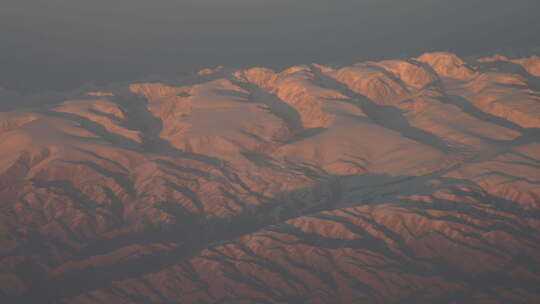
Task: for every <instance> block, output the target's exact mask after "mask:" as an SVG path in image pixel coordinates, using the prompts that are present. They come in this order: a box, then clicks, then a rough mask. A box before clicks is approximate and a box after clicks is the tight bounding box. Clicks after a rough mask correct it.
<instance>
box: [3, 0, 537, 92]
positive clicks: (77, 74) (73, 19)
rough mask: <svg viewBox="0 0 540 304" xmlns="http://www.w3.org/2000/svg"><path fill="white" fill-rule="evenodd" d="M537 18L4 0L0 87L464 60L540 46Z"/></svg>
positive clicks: (325, 5)
mask: <svg viewBox="0 0 540 304" xmlns="http://www.w3.org/2000/svg"><path fill="white" fill-rule="evenodd" d="M539 10H540V4H539V2H538V1H534V0H522V1H514V2H512V4H511V5H510V4H509V2H508V1H505V0H490V1H486V0H472V1H471V0H457V1H446V0H442V1H426V0H407V1H394V0H377V1H375V0H362V1H352V0H340V1H329V0H310V1H308V0H294V1H292V0H277V1H263V0H255V1H253V0H250V1H247V0H228V1H216V0H199V1H191V0H189V1H188V0H178V1H173V0H158V1H152V2H149V1H141V0H136V1H127V0H114V1H104V0H98V1H92V2H85V1H68V0H51V1H35V0H4V1H2V3H0V37H1V40H2V46H1V48H2V49H1V52H0V66H1V67H2V69H0V87H3V88H6V89H11V90H15V91H19V92H22V93H34V94H35V93H41V92H43V91H59V90H60V91H63V90H72V89H75V88H78V87H81V86H83V85H86V84H88V83H96V84H99V85H103V84H107V83H111V82H119V81H135V80H139V79H141V78H144V77H147V76H149V75H152V74H159V75H162V74H166V73H169V74H177V73H178V72H183V73H185V72H188V73H193V72H195V71H196V70H199V69H202V68H204V67H211V66H217V65H225V66H230V67H239V68H242V67H247V66H268V67H272V68H276V69H281V68H285V67H289V66H292V65H298V64H311V63H320V64H326V65H331V64H340V65H350V64H353V63H355V62H360V61H366V60H382V59H388V58H405V57H414V56H418V55H419V54H421V53H423V52H427V51H451V52H454V53H457V54H459V55H460V56H462V57H468V56H470V55H476V54H478V53H485V52H489V51H491V50H494V49H499V48H530V47H532V46H538V45H540V40H539V39H540V38H538V35H537V30H536V29H538V28H540V20H539V19H538V18H537V12H538V11H539ZM484 55H486V56H487V55H488V54H484Z"/></svg>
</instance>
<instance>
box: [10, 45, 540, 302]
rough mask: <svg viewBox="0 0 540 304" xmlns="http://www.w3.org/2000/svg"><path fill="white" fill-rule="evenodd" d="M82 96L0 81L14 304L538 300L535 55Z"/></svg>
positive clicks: (539, 135)
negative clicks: (11, 87)
mask: <svg viewBox="0 0 540 304" xmlns="http://www.w3.org/2000/svg"><path fill="white" fill-rule="evenodd" d="M71 95H72V96H69V97H66V98H59V95H58V96H57V99H54V98H52V99H51V98H48V99H47V101H46V102H45V101H44V102H43V103H39V98H35V97H33V101H32V102H23V101H21V103H20V105H21V106H16V105H17V103H15V106H13V104H14V103H13V102H14V101H13V100H11V99H12V98H15V97H13V96H15V95H13V94H12V93H9V94H8V92H5V93H2V91H0V97H1V98H2V100H0V109H2V110H3V112H0V145H1V146H0V202H1V203H0V228H1V230H0V231H1V235H0V269H1V271H0V299H1V298H4V299H5V300H4V301H2V302H3V303H85V304H90V303H539V302H540V289H539V288H538V286H540V267H539V265H540V58H539V57H535V56H533V57H528V58H522V59H509V58H507V57H504V56H494V57H489V58H481V59H477V60H474V61H468V62H466V61H464V60H463V59H461V58H459V57H458V56H456V55H453V54H449V53H428V54H424V55H422V56H420V57H418V58H409V59H406V60H387V61H381V62H363V63H359V64H356V65H352V66H347V67H343V68H332V67H327V66H321V65H316V64H313V65H309V66H307V65H306V66H295V67H291V68H289V69H286V70H284V71H281V72H277V71H273V70H271V69H267V68H251V69H245V70H239V69H228V68H224V67H219V68H216V69H207V70H203V71H201V72H199V73H198V74H197V75H193V76H192V77H186V78H183V79H175V80H171V81H169V82H163V83H158V82H151V83H150V82H149V83H133V84H128V85H119V86H111V87H109V88H107V89H104V90H101V91H98V90H96V91H92V92H83V91H80V92H77V93H73V94H71ZM17 98H20V99H21V100H23V99H24V98H23V97H20V96H19V97H17ZM8 103H9V105H10V106H9V107H5V108H2V104H3V105H7V104H8Z"/></svg>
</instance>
